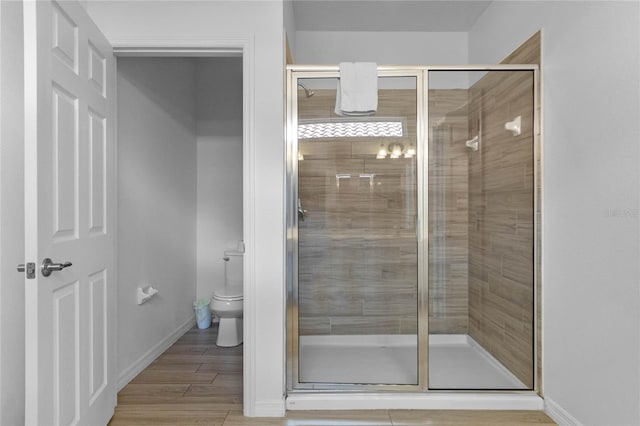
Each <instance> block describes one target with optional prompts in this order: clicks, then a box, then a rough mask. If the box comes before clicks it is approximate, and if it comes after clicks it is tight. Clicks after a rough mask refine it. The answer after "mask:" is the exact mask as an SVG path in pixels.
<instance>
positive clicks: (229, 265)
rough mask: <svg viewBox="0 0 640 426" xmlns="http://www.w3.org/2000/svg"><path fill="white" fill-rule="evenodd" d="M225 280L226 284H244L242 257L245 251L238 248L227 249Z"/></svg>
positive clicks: (225, 254)
mask: <svg viewBox="0 0 640 426" xmlns="http://www.w3.org/2000/svg"><path fill="white" fill-rule="evenodd" d="M224 257H225V259H229V260H227V261H226V262H225V263H224V280H225V284H226V285H242V259H243V257H244V253H243V252H241V251H237V250H225V252H224Z"/></svg>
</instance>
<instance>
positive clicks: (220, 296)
mask: <svg viewBox="0 0 640 426" xmlns="http://www.w3.org/2000/svg"><path fill="white" fill-rule="evenodd" d="M213 299H215V300H222V301H225V302H235V301H237V300H242V286H241V285H229V286H224V287H222V288H218V289H215V290H214V291H213Z"/></svg>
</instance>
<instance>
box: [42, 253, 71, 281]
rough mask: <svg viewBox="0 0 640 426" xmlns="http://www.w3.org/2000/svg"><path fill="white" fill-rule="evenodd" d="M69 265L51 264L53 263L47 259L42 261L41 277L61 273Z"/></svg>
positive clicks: (65, 263)
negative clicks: (54, 272)
mask: <svg viewBox="0 0 640 426" xmlns="http://www.w3.org/2000/svg"><path fill="white" fill-rule="evenodd" d="M71 265H72V263H71V262H64V263H53V261H52V260H51V259H49V258H48V257H47V258H46V259H44V260H43V261H42V275H43V276H45V277H48V276H49V275H51V273H52V272H53V271H62V270H63V269H64V268H68V267H69V266H71Z"/></svg>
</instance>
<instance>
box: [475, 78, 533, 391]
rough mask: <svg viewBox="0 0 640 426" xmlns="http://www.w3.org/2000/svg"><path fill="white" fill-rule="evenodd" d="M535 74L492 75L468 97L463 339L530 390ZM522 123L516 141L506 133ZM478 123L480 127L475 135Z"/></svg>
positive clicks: (479, 82)
mask: <svg viewBox="0 0 640 426" xmlns="http://www.w3.org/2000/svg"><path fill="white" fill-rule="evenodd" d="M533 90H534V80H533V73H532V72H526V71H515V72H490V73H488V74H487V75H486V76H485V77H484V78H482V79H481V80H480V81H478V82H477V83H476V84H475V85H474V86H473V87H472V88H471V89H470V104H469V131H470V135H476V134H478V131H479V132H480V138H481V140H480V149H479V150H478V151H477V152H474V153H471V154H470V155H469V212H470V215H469V334H470V335H471V336H472V337H473V338H474V339H475V340H476V341H477V342H478V343H480V344H481V345H482V346H483V347H484V348H485V349H486V350H487V351H489V352H490V353H491V354H492V355H493V356H494V357H495V358H496V359H498V360H499V361H500V362H501V363H502V364H504V365H505V366H506V367H507V368H508V369H509V370H510V371H511V372H512V373H513V374H515V375H516V376H517V377H518V378H519V379H520V380H521V381H522V382H523V383H524V384H525V385H527V386H529V387H533V374H534V371H533V366H534V364H533V359H534V358H533V357H534V353H533V342H534V331H533V330H534V328H533V327H534V322H533V320H534V275H533V271H534V269H533V268H534V252H533V250H534V233H533V223H534V222H533V221H534V216H535V215H534V205H533V203H534V170H533V165H534V130H533ZM517 116H521V117H522V134H521V135H520V136H513V135H512V133H511V132H509V131H507V130H505V128H504V125H505V123H506V122H508V121H511V120H513V119H514V118H516V117H517ZM478 123H481V128H480V130H479V129H478Z"/></svg>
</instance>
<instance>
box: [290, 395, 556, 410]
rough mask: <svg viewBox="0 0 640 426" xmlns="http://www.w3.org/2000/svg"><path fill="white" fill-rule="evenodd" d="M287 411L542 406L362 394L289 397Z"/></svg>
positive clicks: (513, 399)
mask: <svg viewBox="0 0 640 426" xmlns="http://www.w3.org/2000/svg"><path fill="white" fill-rule="evenodd" d="M286 403H287V409H288V410H372V409H378V410H538V411H541V410H542V409H543V407H544V404H543V400H542V398H540V396H538V395H536V394H533V393H532V394H527V395H512V394H480V393H464V394H462V393H432V394H420V393H393V394H389V393H366V394H335V393H334V394H320V393H318V394H290V395H289V396H288V397H287V401H286Z"/></svg>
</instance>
